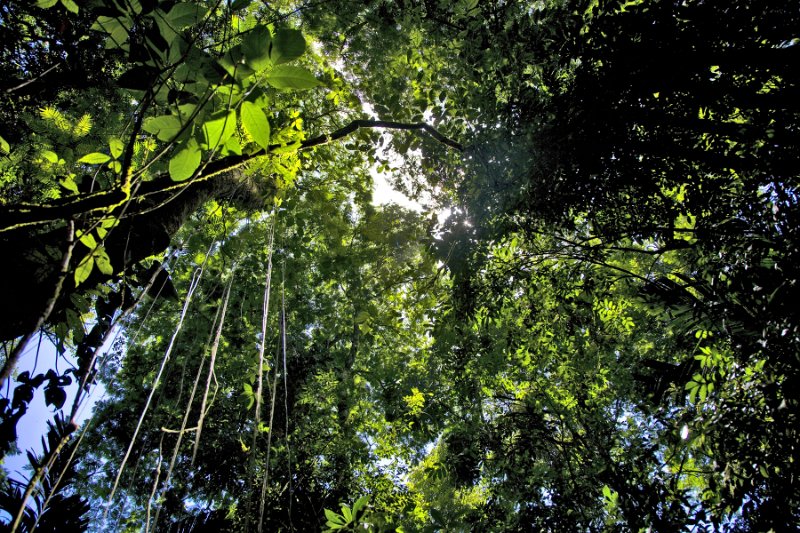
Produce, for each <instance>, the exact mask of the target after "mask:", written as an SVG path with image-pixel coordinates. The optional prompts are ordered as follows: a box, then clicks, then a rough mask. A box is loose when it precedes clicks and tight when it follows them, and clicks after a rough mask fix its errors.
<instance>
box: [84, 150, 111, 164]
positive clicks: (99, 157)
mask: <svg viewBox="0 0 800 533" xmlns="http://www.w3.org/2000/svg"><path fill="white" fill-rule="evenodd" d="M108 161H111V156H109V155H108V154H101V153H100V152H92V153H91V154H86V155H85V156H83V157H81V158H80V159H78V163H87V164H89V165H102V164H103V163H106V162H108Z"/></svg>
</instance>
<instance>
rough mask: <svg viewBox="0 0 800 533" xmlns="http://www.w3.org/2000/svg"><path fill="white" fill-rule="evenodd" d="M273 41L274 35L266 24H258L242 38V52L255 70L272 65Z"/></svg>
mask: <svg viewBox="0 0 800 533" xmlns="http://www.w3.org/2000/svg"><path fill="white" fill-rule="evenodd" d="M271 41H272V35H271V34H270V32H269V28H267V27H266V26H256V27H255V28H253V29H252V30H251V31H250V32H249V33H248V34H247V35H245V37H244V39H242V53H244V58H245V61H246V62H247V64H248V65H249V66H250V67H251V68H252V69H253V70H261V69H263V68H265V67H268V66H269V65H270V63H271V61H270V53H269V45H270V42H271Z"/></svg>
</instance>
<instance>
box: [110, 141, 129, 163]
mask: <svg viewBox="0 0 800 533" xmlns="http://www.w3.org/2000/svg"><path fill="white" fill-rule="evenodd" d="M108 147H109V148H110V149H111V157H113V158H114V159H119V156H121V155H122V152H123V151H124V150H125V145H124V144H122V141H120V140H119V139H118V138H117V137H111V138H110V139H109V140H108Z"/></svg>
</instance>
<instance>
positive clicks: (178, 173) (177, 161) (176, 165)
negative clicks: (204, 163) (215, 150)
mask: <svg viewBox="0 0 800 533" xmlns="http://www.w3.org/2000/svg"><path fill="white" fill-rule="evenodd" d="M200 159H201V158H200V147H199V146H198V145H197V141H195V140H194V139H189V140H188V141H187V142H186V143H184V144H183V146H182V147H181V148H180V149H179V150H178V151H177V152H176V153H175V155H173V156H172V159H170V160H169V177H170V178H172V181H184V180H187V179H189V178H191V177H192V174H194V171H195V170H197V167H199V166H200Z"/></svg>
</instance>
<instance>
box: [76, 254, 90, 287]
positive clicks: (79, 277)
mask: <svg viewBox="0 0 800 533" xmlns="http://www.w3.org/2000/svg"><path fill="white" fill-rule="evenodd" d="M92 268H94V257H93V256H92V255H91V254H90V255H87V256H86V257H84V258H83V260H82V261H81V262H80V263H79V264H78V268H76V269H75V286H76V287H77V286H78V285H80V284H81V283H83V282H84V281H86V279H87V278H88V277H89V274H91V273H92Z"/></svg>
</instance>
